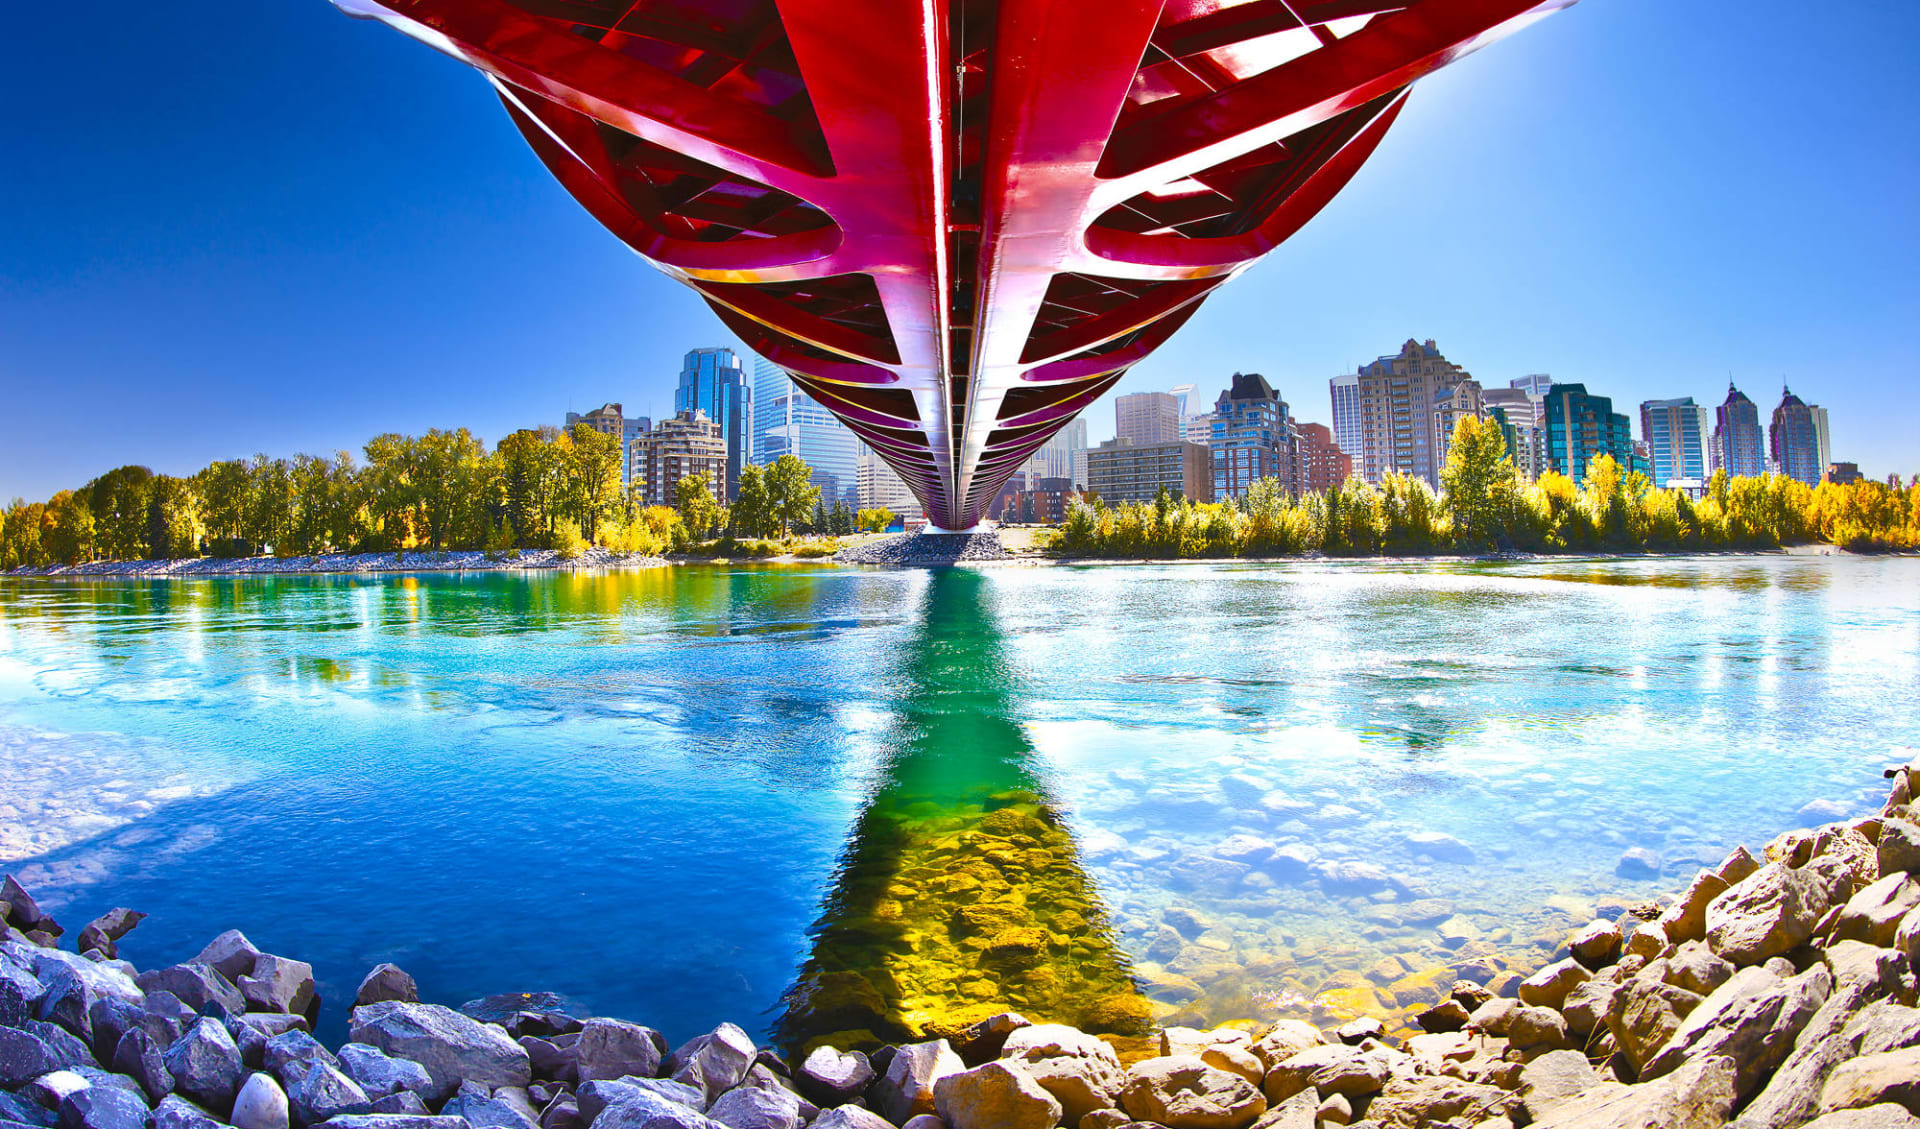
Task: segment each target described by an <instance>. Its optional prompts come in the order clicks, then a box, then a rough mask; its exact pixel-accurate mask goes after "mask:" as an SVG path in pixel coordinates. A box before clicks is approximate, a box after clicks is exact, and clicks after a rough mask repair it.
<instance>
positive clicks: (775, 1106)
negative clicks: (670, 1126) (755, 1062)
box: [707, 1086, 805, 1129]
mask: <svg viewBox="0 0 1920 1129" xmlns="http://www.w3.org/2000/svg"><path fill="white" fill-rule="evenodd" d="M707 1116H708V1117H709V1118H711V1119H713V1120H714V1121H718V1122H719V1123H720V1124H722V1125H725V1126H727V1127H728V1129H800V1127H801V1126H802V1125H803V1124H805V1119H804V1118H802V1117H801V1116H800V1099H799V1097H798V1096H797V1095H795V1094H794V1093H792V1092H791V1091H788V1090H779V1089H773V1090H769V1089H764V1088H762V1087H759V1086H735V1087H734V1088H733V1089H731V1090H728V1091H727V1092H726V1093H724V1094H721V1095H720V1096H719V1097H718V1098H716V1099H715V1100H714V1103H713V1105H712V1107H711V1108H709V1109H708V1110H707Z"/></svg>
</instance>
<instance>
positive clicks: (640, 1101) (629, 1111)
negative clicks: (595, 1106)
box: [592, 1093, 720, 1129]
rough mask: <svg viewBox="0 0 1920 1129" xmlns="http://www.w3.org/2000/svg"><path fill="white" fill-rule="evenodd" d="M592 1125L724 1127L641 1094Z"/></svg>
mask: <svg viewBox="0 0 1920 1129" xmlns="http://www.w3.org/2000/svg"><path fill="white" fill-rule="evenodd" d="M592 1125H593V1129H719V1125H720V1123H719V1122H717V1121H714V1120H712V1119H710V1118H708V1117H707V1116H706V1115H705V1114H703V1113H700V1112H698V1111H697V1110H692V1109H688V1108H687V1107H686V1106H683V1105H680V1104H679V1103H677V1102H670V1101H668V1100H666V1099H665V1098H662V1097H660V1096H658V1095H657V1094H651V1093H641V1094H639V1095H638V1096H636V1097H634V1098H632V1099H631V1100H628V1101H622V1102H619V1103H617V1104H615V1105H610V1106H608V1107H607V1108H606V1109H605V1110H604V1111H602V1112H601V1114H600V1116H599V1117H597V1118H595V1119H594V1120H593V1123H592Z"/></svg>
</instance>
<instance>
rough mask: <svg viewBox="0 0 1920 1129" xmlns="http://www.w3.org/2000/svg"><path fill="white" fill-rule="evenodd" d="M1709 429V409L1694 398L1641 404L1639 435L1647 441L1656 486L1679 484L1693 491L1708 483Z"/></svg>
mask: <svg viewBox="0 0 1920 1129" xmlns="http://www.w3.org/2000/svg"><path fill="white" fill-rule="evenodd" d="M1708 427H1709V425H1708V423H1707V409H1705V408H1703V407H1701V406H1700V405H1698V404H1696V403H1694V402H1693V397H1691V396H1681V397H1679V398H1677V399H1672V400H1648V401H1647V402H1646V403H1644V404H1641V405H1640V435H1641V437H1642V438H1643V439H1645V440H1646V444H1647V461H1648V462H1649V463H1650V464H1652V466H1653V484H1654V485H1655V486H1658V487H1660V488H1662V489H1665V488H1666V487H1667V486H1669V485H1670V484H1673V483H1676V482H1679V483H1684V484H1686V486H1687V487H1688V488H1689V489H1691V488H1692V486H1693V484H1694V483H1697V482H1705V481H1706V479H1707V432H1708Z"/></svg>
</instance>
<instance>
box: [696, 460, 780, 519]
mask: <svg viewBox="0 0 1920 1129" xmlns="http://www.w3.org/2000/svg"><path fill="white" fill-rule="evenodd" d="M702 477H704V476H702ZM727 516H728V519H729V520H730V522H731V523H732V527H733V532H734V534H735V536H739V537H765V536H766V535H767V534H769V533H771V532H773V525H774V518H773V497H772V495H771V494H769V493H768V491H767V476H766V474H765V473H764V472H762V471H761V469H760V468H759V467H757V466H751V465H749V466H743V467H741V468H740V487H739V489H737V490H735V491H734V495H733V504H732V505H731V506H729V507H728V508H727ZM689 528H691V526H689Z"/></svg>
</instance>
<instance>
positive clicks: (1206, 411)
mask: <svg viewBox="0 0 1920 1129" xmlns="http://www.w3.org/2000/svg"><path fill="white" fill-rule="evenodd" d="M1172 396H1173V398H1174V399H1175V400H1176V401H1178V403H1179V408H1180V439H1181V441H1182V442H1185V443H1200V444H1204V443H1206V441H1207V437H1208V436H1209V435H1211V434H1212V433H1213V409H1212V407H1211V405H1209V404H1207V403H1206V402H1205V401H1204V400H1202V399H1201V398H1200V391H1199V386H1198V385H1194V384H1176V385H1174V387H1173V392H1172Z"/></svg>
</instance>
